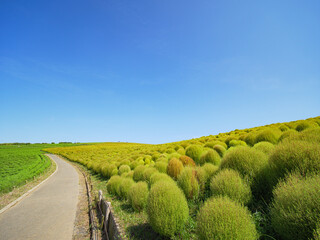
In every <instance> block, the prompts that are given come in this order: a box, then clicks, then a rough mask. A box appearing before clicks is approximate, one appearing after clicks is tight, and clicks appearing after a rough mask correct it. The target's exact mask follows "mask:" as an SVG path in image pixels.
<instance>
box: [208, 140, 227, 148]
mask: <svg viewBox="0 0 320 240" xmlns="http://www.w3.org/2000/svg"><path fill="white" fill-rule="evenodd" d="M215 145H220V146H222V147H224V148H228V146H227V144H225V143H224V142H221V141H212V142H208V143H206V144H205V145H204V146H205V147H209V148H213V147H214V146H215Z"/></svg>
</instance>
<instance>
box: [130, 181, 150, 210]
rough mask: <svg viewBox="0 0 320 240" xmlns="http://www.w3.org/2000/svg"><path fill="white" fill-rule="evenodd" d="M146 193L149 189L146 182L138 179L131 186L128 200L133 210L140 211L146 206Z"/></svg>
mask: <svg viewBox="0 0 320 240" xmlns="http://www.w3.org/2000/svg"><path fill="white" fill-rule="evenodd" d="M148 194H149V189H148V184H147V183H146V182H142V181H140V182H137V183H135V184H134V185H132V186H131V188H130V190H129V193H128V200H129V203H130V204H131V206H132V208H133V209H134V210H135V211H137V212H140V211H142V210H143V209H144V208H145V207H146V204H147V200H148Z"/></svg>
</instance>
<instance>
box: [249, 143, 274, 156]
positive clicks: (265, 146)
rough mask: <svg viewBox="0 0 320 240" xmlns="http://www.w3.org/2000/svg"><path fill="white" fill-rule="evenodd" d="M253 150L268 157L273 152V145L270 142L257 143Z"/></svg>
mask: <svg viewBox="0 0 320 240" xmlns="http://www.w3.org/2000/svg"><path fill="white" fill-rule="evenodd" d="M253 148H254V149H257V150H259V151H261V152H263V153H265V154H267V155H270V154H271V153H272V151H273V150H274V145H273V144H272V143H270V142H259V143H257V144H255V145H254V146H253Z"/></svg>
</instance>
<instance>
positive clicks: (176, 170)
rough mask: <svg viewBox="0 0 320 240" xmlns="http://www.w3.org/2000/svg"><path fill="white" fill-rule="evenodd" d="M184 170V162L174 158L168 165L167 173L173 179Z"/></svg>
mask: <svg viewBox="0 0 320 240" xmlns="http://www.w3.org/2000/svg"><path fill="white" fill-rule="evenodd" d="M182 170H183V164H182V162H181V161H180V160H179V159H177V158H172V159H171V160H170V161H169V163H168V167H167V173H168V175H169V176H170V177H172V178H173V179H177V178H178V176H179V175H180V173H181V171H182Z"/></svg>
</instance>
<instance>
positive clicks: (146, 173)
mask: <svg viewBox="0 0 320 240" xmlns="http://www.w3.org/2000/svg"><path fill="white" fill-rule="evenodd" d="M157 172H158V170H157V169H155V168H153V167H149V168H147V169H145V170H144V172H143V179H144V181H146V182H149V181H150V178H151V176H152V175H153V174H154V173H157Z"/></svg>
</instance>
